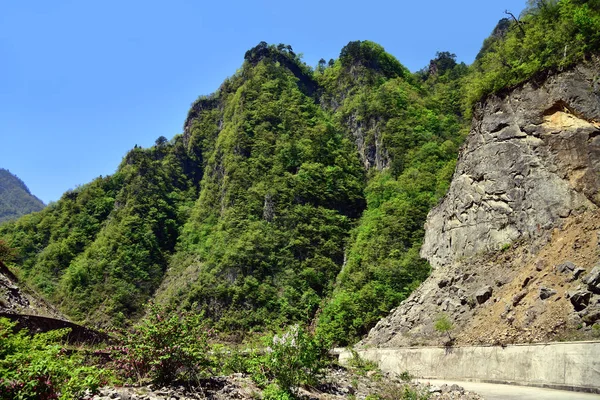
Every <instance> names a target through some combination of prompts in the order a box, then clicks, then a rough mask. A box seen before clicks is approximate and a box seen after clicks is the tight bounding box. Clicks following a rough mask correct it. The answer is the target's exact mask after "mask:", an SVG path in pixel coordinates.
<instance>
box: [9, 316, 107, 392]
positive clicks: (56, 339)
mask: <svg viewBox="0 0 600 400" xmlns="http://www.w3.org/2000/svg"><path fill="white" fill-rule="evenodd" d="M68 333H69V329H61V330H55V331H51V332H47V333H38V334H35V335H33V336H31V335H30V334H29V333H28V332H27V331H25V330H20V331H16V323H14V322H10V321H9V320H8V319H6V318H0V398H1V399H19V400H25V399H32V400H34V399H35V400H38V399H42V400H43V399H61V400H63V399H64V400H66V399H78V398H81V397H82V396H83V395H84V393H95V392H97V390H98V388H99V386H100V385H102V384H104V383H106V381H107V379H108V378H109V376H110V375H109V373H108V372H107V371H106V370H104V369H101V368H97V367H94V366H91V365H88V364H87V363H86V362H85V358H84V356H83V355H82V354H80V353H79V352H77V351H68V350H67V349H65V347H64V344H63V338H64V337H65V336H66V335H67V334H68Z"/></svg>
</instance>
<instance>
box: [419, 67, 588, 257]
mask: <svg viewBox="0 0 600 400" xmlns="http://www.w3.org/2000/svg"><path fill="white" fill-rule="evenodd" d="M599 71H600V68H599V67H598V66H597V65H593V64H586V65H581V66H578V67H577V68H574V69H573V70H571V71H568V72H563V73H560V74H557V75H552V76H550V77H548V78H547V79H546V80H545V81H543V82H541V83H536V82H530V83H527V84H524V85H523V86H522V87H519V88H517V89H515V90H513V91H512V92H510V93H508V94H506V95H503V96H491V97H490V98H488V99H487V100H486V101H485V102H483V103H482V104H481V105H480V106H478V107H477V108H476V110H475V114H474V120H473V127H472V130H471V134H470V135H469V137H468V138H467V141H466V144H465V145H464V147H463V149H462V151H461V153H460V157H459V161H458V164H457V168H456V172H455V174H454V178H453V181H452V184H451V186H450V190H449V192H448V194H447V195H446V197H445V198H444V199H443V201H442V202H441V203H440V204H439V205H438V206H437V207H436V208H434V209H433V210H432V211H431V213H430V214H429V218H428V220H427V224H426V234H425V242H424V245H423V247H422V250H421V255H422V256H423V257H424V258H427V259H428V260H429V262H430V263H431V265H432V266H433V267H434V268H435V267H439V266H441V265H448V264H451V263H452V262H453V261H455V260H459V259H463V258H465V257H471V256H475V255H478V254H481V253H484V252H486V251H490V250H497V249H500V248H502V246H508V245H509V244H510V243H512V242H514V241H517V240H521V239H534V238H538V237H540V236H542V235H543V234H544V233H545V232H547V231H548V230H549V229H551V228H553V227H555V226H558V225H560V223H561V221H562V220H563V219H564V218H566V217H568V216H569V215H571V214H572V213H578V212H581V211H583V210H590V209H594V208H596V207H597V206H598V205H600V195H599V193H598V190H599V189H600V175H599V173H600V83H599V82H598V74H599Z"/></svg>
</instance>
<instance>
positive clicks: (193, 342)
mask: <svg viewBox="0 0 600 400" xmlns="http://www.w3.org/2000/svg"><path fill="white" fill-rule="evenodd" d="M113 341H114V342H116V343H118V345H116V346H113V347H111V348H110V351H111V357H112V364H111V366H112V368H113V369H114V370H115V371H117V372H118V375H119V376H120V377H122V378H123V379H124V380H126V381H129V382H133V383H136V382H145V381H150V382H152V383H154V384H157V385H169V384H173V383H180V384H190V383H195V382H197V380H198V379H199V378H200V377H202V376H205V375H207V374H208V370H209V368H210V367H211V365H212V364H213V363H212V361H211V359H210V357H209V346H208V342H207V329H206V324H205V323H204V320H203V317H202V315H201V314H197V313H190V312H186V313H181V314H180V313H176V312H166V310H164V309H162V308H160V307H156V306H152V307H151V309H150V310H149V314H148V316H147V317H146V318H145V319H144V320H143V321H142V322H141V323H140V324H138V325H137V326H136V327H135V328H134V329H132V330H131V331H123V332H118V333H115V337H114V338H113Z"/></svg>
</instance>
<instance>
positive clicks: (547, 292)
mask: <svg viewBox="0 0 600 400" xmlns="http://www.w3.org/2000/svg"><path fill="white" fill-rule="evenodd" d="M556 293H557V292H556V290H554V289H549V288H547V287H544V286H542V287H541V288H540V299H542V300H546V299H548V298H550V297H552V296H554V295H555V294H556Z"/></svg>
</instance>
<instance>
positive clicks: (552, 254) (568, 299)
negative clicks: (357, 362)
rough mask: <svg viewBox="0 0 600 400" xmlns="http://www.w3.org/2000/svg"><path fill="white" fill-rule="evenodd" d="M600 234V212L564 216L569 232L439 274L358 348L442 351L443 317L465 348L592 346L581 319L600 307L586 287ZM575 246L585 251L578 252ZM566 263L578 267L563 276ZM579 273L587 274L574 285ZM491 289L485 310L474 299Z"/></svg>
mask: <svg viewBox="0 0 600 400" xmlns="http://www.w3.org/2000/svg"><path fill="white" fill-rule="evenodd" d="M598 232H600V210H595V211H588V212H585V213H583V214H581V215H573V216H570V217H568V218H566V219H565V226H564V227H563V228H560V229H555V230H553V231H552V232H550V233H548V235H547V236H546V237H542V238H540V239H536V240H534V241H531V242H524V243H523V245H515V246H511V248H510V249H507V250H499V251H497V252H493V253H487V254H483V255H480V256H479V257H477V258H473V259H466V260H461V262H456V263H454V264H452V265H447V266H446V265H445V266H441V267H439V268H436V269H434V270H433V271H432V274H431V276H430V277H429V278H428V279H427V280H426V281H425V282H423V283H422V284H421V286H420V287H419V288H418V289H417V290H415V291H414V292H413V293H412V294H411V295H410V296H409V297H408V298H407V299H406V300H405V301H403V302H402V303H401V304H400V305H399V306H398V307H396V309H394V310H392V311H391V312H390V314H389V315H388V317H386V318H384V319H382V320H381V321H379V322H378V323H377V324H376V325H375V327H373V329H372V330H371V331H370V332H369V335H368V336H367V337H366V338H365V339H363V341H362V342H361V343H360V345H361V346H369V347H402V346H441V345H444V340H445V338H444V335H443V334H441V333H439V332H437V331H436V330H435V329H434V325H435V319H436V316H437V315H439V314H440V313H445V314H446V315H447V316H448V318H449V319H450V321H451V322H452V324H453V325H454V329H453V330H452V337H453V338H455V339H456V341H455V343H454V344H455V345H459V346H460V345H469V344H486V345H504V344H511V343H530V342H540V341H555V340H592V339H594V336H593V334H594V331H592V330H591V326H590V325H589V324H588V323H586V322H584V321H583V318H584V317H585V316H586V315H588V313H589V312H587V313H585V315H584V314H581V315H580V314H579V313H581V311H583V310H586V309H587V308H594V307H596V305H598V306H600V295H598V294H593V293H592V292H591V291H590V290H589V289H588V287H587V285H586V284H583V283H582V277H587V276H590V275H591V270H592V268H591V266H593V265H596V264H598V262H599V261H600V260H599V259H598V258H599V257H598V247H599V245H598V239H597V233H598ZM575 242H577V243H579V245H580V247H577V248H576V249H574V247H573V244H574V243H575ZM567 260H571V262H572V263H573V265H574V267H573V268H574V269H573V270H570V269H567V270H568V271H570V272H569V273H562V272H559V270H558V269H557V268H556V266H558V265H560V264H562V263H563V262H566V261H567ZM540 266H541V268H539V267H540ZM579 266H581V267H579ZM588 266H589V267H588ZM578 268H582V269H584V270H585V271H586V272H579V273H578V274H579V278H578V280H575V281H574V280H572V274H573V273H574V272H575V271H577V269H578ZM497 282H501V283H502V284H501V285H498V283H497ZM488 287H491V288H492V294H491V296H490V297H489V298H488V299H487V301H485V302H484V303H482V304H480V303H479V302H478V301H477V299H476V297H475V295H474V294H475V293H478V291H480V290H482V289H487V288H488ZM485 291H486V290H482V292H485ZM554 292H555V293H554ZM553 293H554V294H553ZM546 296H548V297H546ZM572 296H574V298H572ZM542 297H544V299H542ZM591 318H595V317H594V316H593V315H592V317H591ZM595 323H596V324H598V323H600V321H597V322H595ZM588 328H590V329H588Z"/></svg>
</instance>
